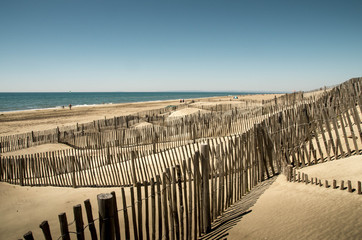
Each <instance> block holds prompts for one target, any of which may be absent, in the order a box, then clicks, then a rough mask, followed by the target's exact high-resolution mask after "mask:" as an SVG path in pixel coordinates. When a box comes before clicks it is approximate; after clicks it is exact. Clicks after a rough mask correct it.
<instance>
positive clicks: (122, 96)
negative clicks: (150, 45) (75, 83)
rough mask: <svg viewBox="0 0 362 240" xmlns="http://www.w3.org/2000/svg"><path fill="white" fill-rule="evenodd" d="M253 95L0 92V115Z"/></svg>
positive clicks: (230, 93) (213, 93) (227, 93)
mask: <svg viewBox="0 0 362 240" xmlns="http://www.w3.org/2000/svg"><path fill="white" fill-rule="evenodd" d="M244 94H254V93H247V92H244V93H242V92H48V93H47V92H41V93H0V112H8V111H21V110H30V109H44V108H59V107H61V106H65V107H67V106H68V105H69V104H72V106H81V105H84V106H85V105H98V104H105V103H128V102H145V101H158V100H172V99H192V98H203V97H214V96H215V97H216V96H229V95H231V96H234V95H244Z"/></svg>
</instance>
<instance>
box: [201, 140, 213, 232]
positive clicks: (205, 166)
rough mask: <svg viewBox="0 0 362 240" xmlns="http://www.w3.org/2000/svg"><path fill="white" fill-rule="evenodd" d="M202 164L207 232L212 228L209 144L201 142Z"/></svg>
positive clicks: (205, 229) (205, 228)
mask: <svg viewBox="0 0 362 240" xmlns="http://www.w3.org/2000/svg"><path fill="white" fill-rule="evenodd" d="M201 166H202V184H203V193H202V194H203V199H204V204H205V205H204V206H203V217H204V219H203V224H204V228H203V229H204V231H205V233H208V232H210V230H211V217H210V192H209V145H208V144H206V143H203V144H201Z"/></svg>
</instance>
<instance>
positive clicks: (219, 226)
mask: <svg viewBox="0 0 362 240" xmlns="http://www.w3.org/2000/svg"><path fill="white" fill-rule="evenodd" d="M276 178H277V176H275V177H272V178H270V179H268V180H266V181H264V182H262V183H260V184H259V185H258V186H257V187H255V188H253V190H252V191H251V192H250V193H248V194H246V195H245V196H244V197H243V198H242V199H241V200H240V201H238V202H236V203H235V204H234V205H232V206H231V207H230V208H228V209H227V210H226V211H225V212H224V213H223V214H222V215H221V216H220V217H218V218H217V219H216V220H215V221H214V222H213V223H212V225H211V232H210V233H208V234H205V235H203V236H201V237H199V239H202V240H208V239H227V236H228V235H229V233H228V230H230V229H231V228H233V227H234V226H235V225H236V224H237V223H238V222H239V221H240V220H241V219H242V217H243V216H244V215H247V214H249V213H251V212H252V210H249V209H250V208H251V207H252V206H254V204H255V203H256V201H257V200H258V199H259V197H260V196H261V195H262V194H263V193H264V192H265V191H266V190H267V189H268V188H269V187H270V186H271V185H272V184H273V182H274V181H275V180H276Z"/></svg>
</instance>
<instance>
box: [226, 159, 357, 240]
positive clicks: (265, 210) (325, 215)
mask: <svg viewBox="0 0 362 240" xmlns="http://www.w3.org/2000/svg"><path fill="white" fill-rule="evenodd" d="M361 169H362V156H360V155H359V156H353V157H349V158H345V159H340V160H335V161H332V162H328V163H323V164H318V165H315V166H312V167H307V168H304V169H302V171H303V172H305V173H309V174H310V175H311V176H314V177H318V178H321V179H329V178H330V177H331V176H333V178H341V179H343V180H345V181H347V180H354V184H355V185H356V182H355V180H356V179H359V181H361V180H362V171H361ZM250 210H251V212H250V213H248V214H246V215H245V216H243V218H242V219H241V220H240V221H239V222H238V224H237V225H236V226H234V227H233V228H232V229H231V230H230V231H229V235H228V237H227V239H336V240H337V239H361V236H362V218H361V212H362V196H361V195H358V194H357V193H356V192H353V193H349V192H348V191H347V190H344V191H340V190H339V189H332V188H331V187H330V188H325V187H324V186H323V187H319V186H316V185H311V184H308V185H306V184H304V183H293V182H287V181H286V177H285V176H284V175H280V176H278V178H277V180H276V181H275V182H274V183H273V184H272V185H271V186H270V188H268V189H267V190H266V191H265V192H264V194H263V195H262V196H261V197H260V198H259V199H258V201H257V202H256V204H255V205H254V206H253V207H252V208H251V209H250Z"/></svg>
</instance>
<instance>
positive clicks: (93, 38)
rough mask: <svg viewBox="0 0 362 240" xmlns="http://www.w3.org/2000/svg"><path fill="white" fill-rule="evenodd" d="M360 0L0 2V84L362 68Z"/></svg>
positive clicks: (150, 86)
mask: <svg viewBox="0 0 362 240" xmlns="http://www.w3.org/2000/svg"><path fill="white" fill-rule="evenodd" d="M361 29H362V1H316V0H315V1H308V0H307V1H228V0H223V1H222V0H218V1H213V0H211V1H186V0H183V1H176V0H171V1H156V0H155V1H150V0H148V1H136V0H135V1H130V0H128V1H90V0H88V1H80V0H73V1H66V0H63V1H58V0H51V1H49V0H46V1H37V0H32V1H28V0H24V1H23V0H17V1H12V0H9V1H6V0H2V1H0V92H7V91H12V92H14V91H58V92H59V91H60V92H61V91H69V90H71V91H173V90H203V91H227V90H233V91H293V90H311V89H315V88H319V87H322V86H325V85H327V86H329V85H334V84H338V83H341V82H343V81H346V80H348V79H349V78H352V77H360V76H362V40H361V39H362V30H361Z"/></svg>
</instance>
